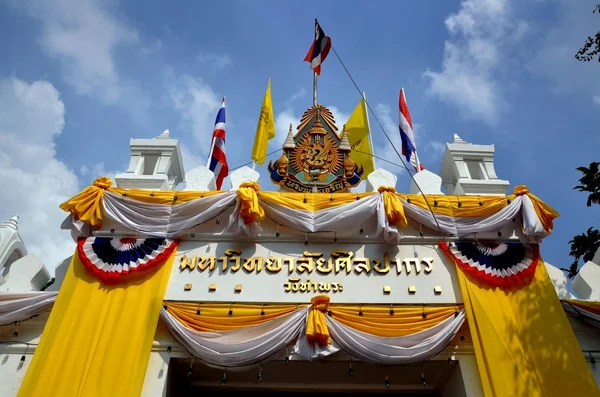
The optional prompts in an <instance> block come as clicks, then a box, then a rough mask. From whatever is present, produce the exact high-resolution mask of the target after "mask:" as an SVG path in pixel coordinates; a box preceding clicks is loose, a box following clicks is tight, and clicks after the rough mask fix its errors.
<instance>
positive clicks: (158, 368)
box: [141, 351, 171, 397]
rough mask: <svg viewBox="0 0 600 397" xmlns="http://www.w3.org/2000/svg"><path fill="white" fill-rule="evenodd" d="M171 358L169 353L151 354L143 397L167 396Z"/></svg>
mask: <svg viewBox="0 0 600 397" xmlns="http://www.w3.org/2000/svg"><path fill="white" fill-rule="evenodd" d="M170 358H171V354H170V352H167V351H158V352H156V351H153V352H151V353H150V359H149V360H148V367H147V368H146V377H145V378H144V386H143V387H142V394H141V397H166V396H167V372H168V370H169V359H170Z"/></svg>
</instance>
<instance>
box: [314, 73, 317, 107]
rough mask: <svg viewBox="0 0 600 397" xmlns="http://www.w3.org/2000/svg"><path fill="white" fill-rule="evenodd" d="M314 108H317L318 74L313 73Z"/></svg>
mask: <svg viewBox="0 0 600 397" xmlns="http://www.w3.org/2000/svg"><path fill="white" fill-rule="evenodd" d="M313 106H317V72H313Z"/></svg>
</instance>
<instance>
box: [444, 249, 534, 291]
mask: <svg viewBox="0 0 600 397" xmlns="http://www.w3.org/2000/svg"><path fill="white" fill-rule="evenodd" d="M440 247H441V248H442V249H443V250H444V251H446V252H448V253H449V254H450V255H451V256H452V257H454V259H455V260H456V263H457V264H458V265H459V266H460V267H461V268H462V270H463V271H465V272H466V273H469V274H470V275H472V276H473V277H474V278H476V279H478V280H481V281H483V282H485V283H487V284H488V285H492V286H496V287H500V288H506V289H508V288H514V287H519V286H521V285H524V284H527V283H529V282H530V281H531V279H532V278H533V274H534V273H535V267H536V266H537V263H538V261H539V257H540V254H539V246H538V245H537V244H531V245H524V244H522V243H518V242H514V243H513V242H509V243H492V242H455V243H440Z"/></svg>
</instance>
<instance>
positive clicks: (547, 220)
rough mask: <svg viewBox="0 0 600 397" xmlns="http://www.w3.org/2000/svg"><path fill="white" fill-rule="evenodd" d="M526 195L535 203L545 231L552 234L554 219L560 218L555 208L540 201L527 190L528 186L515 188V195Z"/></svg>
mask: <svg viewBox="0 0 600 397" xmlns="http://www.w3.org/2000/svg"><path fill="white" fill-rule="evenodd" d="M523 194H526V195H527V197H529V198H530V199H531V202H532V203H533V209H534V210H535V213H536V214H537V216H538V218H540V222H542V225H543V226H544V229H545V230H546V231H547V232H548V233H550V232H551V231H552V229H553V228H554V219H556V218H558V212H556V211H555V210H554V208H552V207H550V206H549V205H548V204H546V203H545V202H543V201H542V200H540V199H539V198H538V197H537V196H535V195H533V194H532V193H530V192H529V189H527V186H523V185H519V186H515V190H514V192H513V195H515V196H520V195H523Z"/></svg>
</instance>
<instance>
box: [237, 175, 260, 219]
mask: <svg viewBox="0 0 600 397" xmlns="http://www.w3.org/2000/svg"><path fill="white" fill-rule="evenodd" d="M258 190H260V188H259V186H258V183H256V182H244V183H242V184H241V185H240V187H239V189H238V190H237V195H238V199H239V200H240V201H241V208H240V216H241V217H242V219H243V220H244V223H246V224H248V223H252V222H260V221H262V220H263V219H265V210H263V208H262V207H261V206H260V203H259V202H258V196H257V195H256V192H257V191H258Z"/></svg>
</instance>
